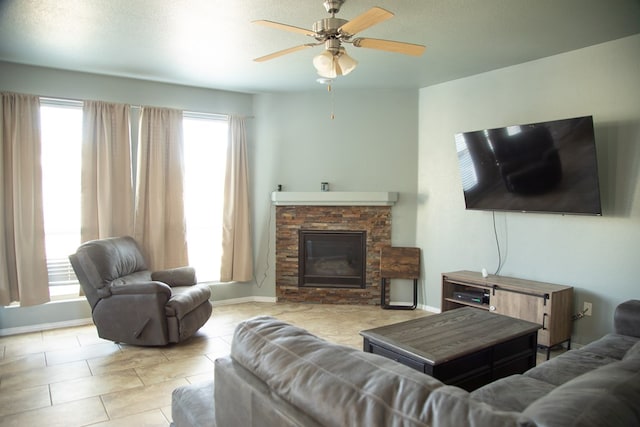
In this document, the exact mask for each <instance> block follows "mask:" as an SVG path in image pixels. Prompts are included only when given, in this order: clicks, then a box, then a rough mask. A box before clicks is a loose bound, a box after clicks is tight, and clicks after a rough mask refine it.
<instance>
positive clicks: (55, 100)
mask: <svg viewBox="0 0 640 427" xmlns="http://www.w3.org/2000/svg"><path fill="white" fill-rule="evenodd" d="M38 97H39V98H40V99H41V100H43V101H45V102H46V103H47V104H53V105H56V104H57V105H60V106H65V105H66V106H69V107H71V106H73V107H78V106H81V105H82V103H83V102H84V101H86V100H82V99H73V98H62V97H50V96H40V95H38ZM103 102H107V101H103ZM128 105H129V107H131V108H135V109H141V108H143V107H144V106H143V105H133V104H128ZM146 107H152V108H170V107H154V106H149V105H147V106H146ZM176 110H181V111H182V113H183V114H187V115H188V116H192V117H202V118H204V117H212V116H218V117H226V118H229V117H231V116H232V115H233V114H229V113H211V112H206V111H189V110H182V109H180V108H176ZM238 115H239V116H240V117H243V118H245V119H253V118H255V116H245V115H243V114H238Z"/></svg>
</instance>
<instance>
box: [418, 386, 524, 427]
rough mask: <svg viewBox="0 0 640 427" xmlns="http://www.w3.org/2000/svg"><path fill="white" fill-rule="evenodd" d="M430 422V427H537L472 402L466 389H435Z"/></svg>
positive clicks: (512, 414)
mask: <svg viewBox="0 0 640 427" xmlns="http://www.w3.org/2000/svg"><path fill="white" fill-rule="evenodd" d="M426 409H427V412H426V414H427V416H428V418H427V421H428V423H429V426H430V427H454V426H455V427H460V426H465V427H470V426H475V427H488V426H491V427H503V426H504V427H507V426H512V427H515V426H519V427H534V426H535V423H534V422H533V421H532V420H531V419H529V418H527V417H526V416H524V415H522V414H519V413H516V412H509V411H499V410H496V409H494V408H493V407H491V406H489V405H487V404H486V403H482V402H479V401H477V400H475V399H472V398H471V397H470V395H469V393H468V392H466V391H465V390H463V389H461V388H459V387H454V386H444V387H440V388H437V389H435V390H433V392H432V393H430V394H429V399H428V400H427V408H426Z"/></svg>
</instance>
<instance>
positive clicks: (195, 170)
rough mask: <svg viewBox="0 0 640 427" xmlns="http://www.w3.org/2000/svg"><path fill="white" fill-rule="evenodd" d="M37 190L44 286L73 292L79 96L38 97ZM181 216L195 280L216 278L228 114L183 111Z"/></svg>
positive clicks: (59, 293)
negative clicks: (44, 262) (45, 276)
mask: <svg viewBox="0 0 640 427" xmlns="http://www.w3.org/2000/svg"><path fill="white" fill-rule="evenodd" d="M40 119H41V133H42V135H41V136H42V160H41V162H42V182H43V184H42V192H43V210H44V223H45V224H44V225H45V250H46V257H47V269H48V273H49V292H50V294H51V297H52V298H53V299H56V298H58V299H60V298H62V297H66V296H71V295H73V296H77V295H78V291H79V284H78V281H77V278H76V277H75V274H74V272H73V268H72V267H71V263H70V262H69V258H68V257H69V254H71V253H74V252H75V251H76V249H77V248H78V246H79V245H80V227H81V218H80V216H81V208H80V193H81V184H80V177H81V161H82V159H81V156H82V102H77V101H63V100H52V99H41V107H40ZM183 128H184V147H185V148H184V150H185V152H184V160H185V200H184V203H185V216H186V222H187V246H188V250H189V263H190V264H191V265H192V266H193V267H195V268H196V271H197V275H198V280H199V281H201V282H211V281H218V280H219V278H220V257H221V252H222V204H223V197H224V179H225V167H226V156H227V138H228V120H227V118H226V117H223V116H216V115H211V114H198V113H185V114H184V118H183Z"/></svg>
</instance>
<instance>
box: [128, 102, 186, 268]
mask: <svg viewBox="0 0 640 427" xmlns="http://www.w3.org/2000/svg"><path fill="white" fill-rule="evenodd" d="M183 156H184V154H183V136H182V112H181V111H178V110H170V109H164V108H150V107H144V108H143V109H142V111H141V116H140V131H139V142H138V170H137V174H136V176H137V179H136V209H135V221H134V237H135V239H136V240H137V241H138V242H139V243H140V244H141V245H142V248H143V249H144V250H145V252H146V255H147V259H148V261H149V264H150V268H151V269H154V270H158V269H163V268H172V267H179V266H184V265H187V264H188V256H187V240H186V221H185V216H184V185H183V177H184V157H183Z"/></svg>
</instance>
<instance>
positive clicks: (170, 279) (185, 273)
mask: <svg viewBox="0 0 640 427" xmlns="http://www.w3.org/2000/svg"><path fill="white" fill-rule="evenodd" d="M151 280H157V281H158V282H163V283H166V284H167V285H169V286H172V287H173V286H191V285H195V284H196V283H197V282H198V281H197V279H196V270H195V268H193V267H177V268H170V269H167V270H159V271H154V272H153V273H151Z"/></svg>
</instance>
